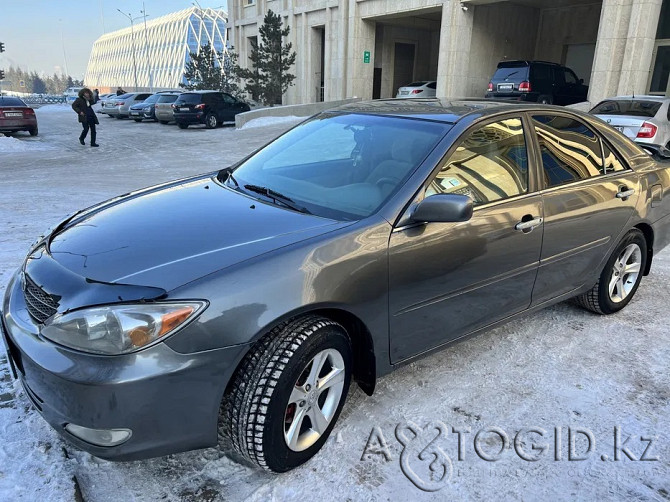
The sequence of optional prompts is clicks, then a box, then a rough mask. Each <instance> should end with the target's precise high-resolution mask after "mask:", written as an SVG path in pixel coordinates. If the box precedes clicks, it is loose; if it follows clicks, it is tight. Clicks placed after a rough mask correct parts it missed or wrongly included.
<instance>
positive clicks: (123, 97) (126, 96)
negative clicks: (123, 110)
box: [116, 92, 133, 99]
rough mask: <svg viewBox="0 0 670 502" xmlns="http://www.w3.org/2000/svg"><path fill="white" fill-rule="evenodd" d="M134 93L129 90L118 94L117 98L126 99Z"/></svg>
mask: <svg viewBox="0 0 670 502" xmlns="http://www.w3.org/2000/svg"><path fill="white" fill-rule="evenodd" d="M132 95H133V93H132V92H128V93H126V94H121V96H117V97H116V99H126V98H130V97H132Z"/></svg>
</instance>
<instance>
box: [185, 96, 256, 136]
mask: <svg viewBox="0 0 670 502" xmlns="http://www.w3.org/2000/svg"><path fill="white" fill-rule="evenodd" d="M172 110H173V115H174V119H175V121H176V122H177V125H178V126H179V128H180V129H186V128H187V127H188V126H189V125H191V124H204V125H205V127H207V129H214V128H215V127H216V126H217V125H221V124H222V123H224V122H230V121H234V120H235V115H237V114H238V113H242V112H248V111H249V110H250V108H249V105H248V104H246V103H245V102H244V101H242V100H240V99H236V98H234V97H233V96H231V95H230V94H227V93H225V92H220V91H189V92H185V93H183V94H180V95H179V97H178V98H177V100H176V101H175V102H174V103H173V104H172Z"/></svg>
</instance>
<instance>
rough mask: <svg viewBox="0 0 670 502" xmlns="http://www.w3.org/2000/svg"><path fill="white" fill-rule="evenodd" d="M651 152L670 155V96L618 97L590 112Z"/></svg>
mask: <svg viewBox="0 0 670 502" xmlns="http://www.w3.org/2000/svg"><path fill="white" fill-rule="evenodd" d="M589 113H591V114H592V115H595V116H597V117H598V118H600V119H602V120H604V121H605V122H607V123H608V124H609V125H611V126H612V127H614V128H615V129H618V130H619V131H621V132H622V133H624V134H625V135H626V136H628V137H629V138H630V139H632V140H633V141H635V142H636V143H638V144H639V145H640V146H642V147H644V148H645V149H647V150H648V151H651V152H652V153H655V154H658V155H660V156H662V157H670V98H666V97H664V96H617V97H614V98H607V99H605V100H603V101H601V102H600V103H598V104H597V105H596V106H595V107H594V108H593V109H591V111H590V112H589Z"/></svg>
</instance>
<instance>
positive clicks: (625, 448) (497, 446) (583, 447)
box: [361, 421, 659, 492]
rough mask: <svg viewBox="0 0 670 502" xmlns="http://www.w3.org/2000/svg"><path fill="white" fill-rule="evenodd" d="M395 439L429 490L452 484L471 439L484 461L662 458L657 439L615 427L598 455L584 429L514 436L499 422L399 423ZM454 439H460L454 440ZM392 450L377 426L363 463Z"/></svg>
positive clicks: (525, 431)
mask: <svg viewBox="0 0 670 502" xmlns="http://www.w3.org/2000/svg"><path fill="white" fill-rule="evenodd" d="M395 437H396V439H397V440H398V443H399V444H400V459H399V460H400V469H401V470H402V472H403V474H404V475H405V476H406V477H407V479H409V480H410V481H411V482H412V483H413V484H414V485H415V486H416V487H417V488H419V489H421V490H424V491H427V492H434V491H437V490H440V489H441V488H443V487H444V486H446V485H447V484H448V483H449V481H450V480H451V477H452V475H453V472H454V466H453V464H452V458H453V459H454V461H457V462H463V461H465V459H466V457H467V456H468V453H467V452H468V451H469V449H468V448H466V446H467V445H468V440H469V439H472V446H473V448H472V450H473V451H474V456H473V455H472V453H470V454H469V456H471V457H473V458H475V459H480V460H483V461H485V462H497V461H498V460H501V459H503V458H504V457H505V455H513V454H515V455H516V456H517V457H518V458H519V459H521V460H523V461H525V462H537V461H539V460H541V459H549V460H553V461H555V462H559V461H563V460H566V461H569V462H580V461H584V460H588V459H594V458H595V459H598V460H600V461H602V462H608V461H613V462H619V461H621V460H627V461H632V462H637V461H658V460H659V458H658V457H657V456H655V454H654V451H653V447H654V441H655V440H656V438H655V437H651V436H648V435H642V436H635V435H626V434H624V433H623V432H622V429H621V427H620V426H615V427H614V435H613V438H612V439H613V441H612V444H611V446H610V447H609V449H608V453H602V454H601V455H600V456H599V457H597V453H596V437H595V435H594V434H593V432H591V431H590V430H589V429H586V428H583V427H562V426H557V427H554V428H553V429H552V430H551V431H547V430H545V429H542V428H540V427H525V428H522V429H520V430H518V431H517V432H516V433H515V434H513V435H512V436H511V437H510V435H508V434H507V432H505V430H504V429H502V428H501V427H495V426H491V427H485V428H482V429H480V430H478V431H476V432H475V433H474V434H473V431H472V430H471V429H470V428H469V427H461V428H457V427H448V426H447V425H446V424H445V423H443V422H441V421H431V422H428V423H427V424H425V425H424V426H423V427H421V426H419V425H417V424H416V423H414V422H411V421H407V422H402V423H399V424H398V425H397V426H396V428H395ZM450 438H454V439H455V440H452V441H449V439H450ZM638 439H639V442H638V441H637V440H638ZM454 443H455V444H454ZM607 443H609V441H607ZM612 447H613V448H612ZM449 448H452V449H455V454H454V455H452V457H451V458H450V457H449V455H448V454H447V453H446V451H445V450H446V449H449ZM393 449H395V450H397V449H398V448H397V445H389V443H388V442H387V440H386V437H385V436H384V433H383V432H382V429H381V428H380V427H377V426H375V427H373V428H372V431H371V432H370V436H369V437H368V440H367V442H366V444H365V448H364V450H363V454H362V455H361V461H365V460H369V459H371V458H376V457H377V458H382V459H383V460H384V461H386V462H391V461H393V460H394V458H393V453H392V450H393ZM565 450H567V455H565ZM510 452H513V453H510Z"/></svg>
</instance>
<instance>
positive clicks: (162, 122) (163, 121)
mask: <svg viewBox="0 0 670 502" xmlns="http://www.w3.org/2000/svg"><path fill="white" fill-rule="evenodd" d="M159 122H160V123H161V124H163V125H165V124H167V123H168V121H167V120H159Z"/></svg>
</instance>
